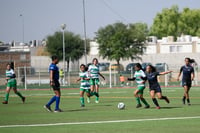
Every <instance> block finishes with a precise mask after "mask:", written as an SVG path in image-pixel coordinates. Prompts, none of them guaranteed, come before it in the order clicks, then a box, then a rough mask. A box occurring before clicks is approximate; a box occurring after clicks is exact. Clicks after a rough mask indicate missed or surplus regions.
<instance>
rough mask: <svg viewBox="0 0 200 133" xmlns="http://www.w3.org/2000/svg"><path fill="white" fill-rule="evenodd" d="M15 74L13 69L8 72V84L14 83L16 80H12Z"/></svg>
mask: <svg viewBox="0 0 200 133" xmlns="http://www.w3.org/2000/svg"><path fill="white" fill-rule="evenodd" d="M14 74H15V72H14V70H13V69H10V70H6V78H10V79H8V82H12V81H14V79H15V78H12V77H13V75H14Z"/></svg>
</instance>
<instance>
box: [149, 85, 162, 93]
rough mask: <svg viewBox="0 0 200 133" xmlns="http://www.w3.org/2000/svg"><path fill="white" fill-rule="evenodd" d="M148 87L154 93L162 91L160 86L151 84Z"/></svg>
mask: <svg viewBox="0 0 200 133" xmlns="http://www.w3.org/2000/svg"><path fill="white" fill-rule="evenodd" d="M149 89H150V91H155V93H158V92H160V93H162V90H161V88H160V86H152V87H150V88H149Z"/></svg>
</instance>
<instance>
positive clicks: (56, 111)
mask: <svg viewBox="0 0 200 133" xmlns="http://www.w3.org/2000/svg"><path fill="white" fill-rule="evenodd" d="M54 112H55V113H58V112H63V111H62V110H61V109H57V110H54Z"/></svg>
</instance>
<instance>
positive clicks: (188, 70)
mask: <svg viewBox="0 0 200 133" xmlns="http://www.w3.org/2000/svg"><path fill="white" fill-rule="evenodd" d="M181 73H182V86H183V88H184V95H183V99H182V101H183V104H185V100H186V99H187V103H188V105H191V104H190V98H189V91H190V88H191V85H192V80H194V76H195V75H194V68H193V67H192V66H191V65H190V58H185V65H184V66H182V67H181V69H180V72H179V74H178V77H177V80H178V81H179V78H180V76H181Z"/></svg>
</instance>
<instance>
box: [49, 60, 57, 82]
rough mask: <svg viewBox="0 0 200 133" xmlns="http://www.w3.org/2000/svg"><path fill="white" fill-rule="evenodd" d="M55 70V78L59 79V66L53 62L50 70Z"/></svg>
mask: <svg viewBox="0 0 200 133" xmlns="http://www.w3.org/2000/svg"><path fill="white" fill-rule="evenodd" d="M51 70H52V71H53V80H59V68H58V67H57V66H56V64H53V63H51V64H50V66H49V72H50V71H51Z"/></svg>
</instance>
